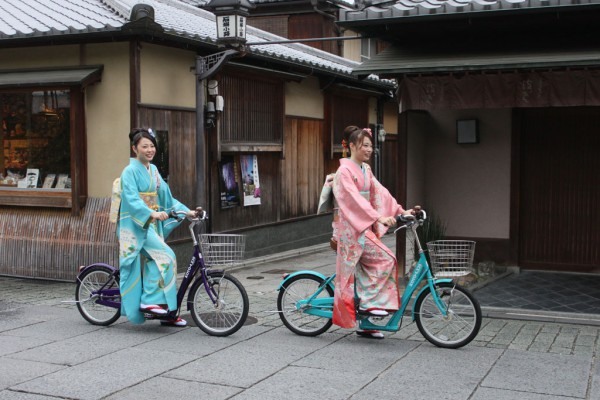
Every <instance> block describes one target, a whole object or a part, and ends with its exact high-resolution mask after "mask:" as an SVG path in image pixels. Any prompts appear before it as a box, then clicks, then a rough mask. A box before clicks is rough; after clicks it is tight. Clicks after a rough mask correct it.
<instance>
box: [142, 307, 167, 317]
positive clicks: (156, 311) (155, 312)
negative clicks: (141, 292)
mask: <svg viewBox="0 0 600 400" xmlns="http://www.w3.org/2000/svg"><path fill="white" fill-rule="evenodd" d="M140 311H141V312H144V313H148V314H152V315H167V313H168V311H167V310H165V309H164V308H162V307H161V306H157V305H156V304H140Z"/></svg>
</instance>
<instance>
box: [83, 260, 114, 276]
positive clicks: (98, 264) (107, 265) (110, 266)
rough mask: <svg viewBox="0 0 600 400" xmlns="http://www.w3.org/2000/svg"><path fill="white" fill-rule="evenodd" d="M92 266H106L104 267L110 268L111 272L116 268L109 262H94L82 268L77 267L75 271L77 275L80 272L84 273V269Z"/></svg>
mask: <svg viewBox="0 0 600 400" xmlns="http://www.w3.org/2000/svg"><path fill="white" fill-rule="evenodd" d="M92 267H106V268H108V269H110V270H111V272H115V271H116V270H117V268H115V267H113V266H112V265H110V264H105V263H94V264H90V265H86V266H85V267H83V268H81V267H79V272H78V273H77V276H79V275H81V274H82V273H84V272H85V271H87V270H88V269H90V268H92Z"/></svg>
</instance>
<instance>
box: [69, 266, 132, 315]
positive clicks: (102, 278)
mask: <svg viewBox="0 0 600 400" xmlns="http://www.w3.org/2000/svg"><path fill="white" fill-rule="evenodd" d="M109 289H110V290H112V291H113V292H114V291H115V290H116V293H119V292H118V289H119V281H118V279H117V278H116V277H115V276H114V275H113V274H112V271H111V270H110V269H109V268H107V267H104V266H93V267H90V268H88V269H87V270H86V271H84V272H83V274H81V275H80V276H78V278H77V285H76V286H75V300H76V301H77V309H78V310H79V313H80V314H81V316H82V317H83V318H85V320H86V321H88V322H89V323H90V324H93V325H101V326H107V325H110V324H112V323H113V322H115V321H116V320H118V319H119V317H120V316H121V307H120V306H119V307H109V306H106V305H103V304H98V303H97V301H98V300H100V299H103V300H109V301H112V302H115V303H118V304H119V305H120V303H121V296H120V294H117V295H110V296H106V295H104V294H102V291H104V290H109Z"/></svg>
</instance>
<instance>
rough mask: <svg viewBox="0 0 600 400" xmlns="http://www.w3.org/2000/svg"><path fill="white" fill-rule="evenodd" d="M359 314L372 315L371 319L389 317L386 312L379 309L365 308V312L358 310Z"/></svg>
mask: <svg viewBox="0 0 600 400" xmlns="http://www.w3.org/2000/svg"><path fill="white" fill-rule="evenodd" d="M358 312H359V313H360V314H366V315H372V316H373V317H387V316H388V315H390V314H389V313H388V312H387V311H385V310H382V309H381V308H367V309H366V310H358Z"/></svg>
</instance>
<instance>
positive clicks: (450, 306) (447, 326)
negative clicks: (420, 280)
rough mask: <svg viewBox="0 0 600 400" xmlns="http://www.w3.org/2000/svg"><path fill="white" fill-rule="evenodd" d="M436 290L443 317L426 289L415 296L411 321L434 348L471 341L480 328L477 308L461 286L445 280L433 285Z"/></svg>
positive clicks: (431, 294)
mask: <svg viewBox="0 0 600 400" xmlns="http://www.w3.org/2000/svg"><path fill="white" fill-rule="evenodd" d="M436 293H437V295H438V296H439V298H440V300H441V302H442V303H443V304H444V306H445V307H446V315H445V316H444V315H443V314H442V312H441V311H440V309H439V308H438V306H437V304H436V303H435V300H434V297H433V293H432V292H431V290H430V289H429V288H427V289H425V291H423V293H421V295H420V296H419V297H418V298H417V301H416V303H415V320H416V322H417V327H418V328H419V331H420V332H421V334H422V335H423V336H424V337H425V339H427V340H428V341H429V342H431V343H433V344H434V345H436V346H438V347H445V348H449V349H456V348H459V347H462V346H464V345H466V344H468V343H470V342H471V340H473V339H474V338H475V336H477V333H479V328H480V327H481V320H482V316H481V307H480V306H479V302H478V301H477V299H475V297H473V295H472V294H471V293H470V292H469V291H468V290H467V289H465V288H463V287H462V286H459V285H456V284H454V283H450V282H445V283H440V284H437V285H436Z"/></svg>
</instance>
